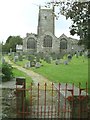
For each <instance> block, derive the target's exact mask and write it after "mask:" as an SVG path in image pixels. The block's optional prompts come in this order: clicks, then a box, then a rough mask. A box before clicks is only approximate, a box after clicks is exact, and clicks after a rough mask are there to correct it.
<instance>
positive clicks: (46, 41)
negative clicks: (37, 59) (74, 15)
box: [43, 35, 52, 47]
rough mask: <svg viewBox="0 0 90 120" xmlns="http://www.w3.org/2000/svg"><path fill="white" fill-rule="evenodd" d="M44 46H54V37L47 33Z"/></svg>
mask: <svg viewBox="0 0 90 120" xmlns="http://www.w3.org/2000/svg"><path fill="white" fill-rule="evenodd" d="M43 47H52V37H51V36H49V35H46V36H45V37H44V41H43Z"/></svg>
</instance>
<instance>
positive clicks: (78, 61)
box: [8, 55, 89, 87]
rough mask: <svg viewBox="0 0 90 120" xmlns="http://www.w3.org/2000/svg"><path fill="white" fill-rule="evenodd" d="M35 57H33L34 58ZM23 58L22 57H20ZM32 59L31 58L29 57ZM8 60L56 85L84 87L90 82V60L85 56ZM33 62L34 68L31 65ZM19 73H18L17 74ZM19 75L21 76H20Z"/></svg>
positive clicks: (11, 58) (25, 57)
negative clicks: (71, 84) (89, 63)
mask: <svg viewBox="0 0 90 120" xmlns="http://www.w3.org/2000/svg"><path fill="white" fill-rule="evenodd" d="M32 56H33V57H32ZM20 57H21V55H20ZM29 57H30V56H29ZM8 58H9V59H10V60H11V61H12V62H13V63H14V64H16V65H18V66H21V67H23V68H25V69H28V70H29V69H30V70H32V71H34V72H36V73H39V74H41V75H43V76H44V77H46V78H47V79H48V80H50V81H51V82H55V83H75V85H76V86H78V83H79V82H80V83H81V84H82V87H84V86H85V83H86V82H87V81H88V60H89V59H88V58H87V57H86V56H84V55H79V56H78V57H77V56H75V55H73V57H72V59H71V60H69V59H68V55H64V56H63V57H62V58H58V59H57V58H56V57H55V56H54V57H51V56H50V55H49V57H47V56H45V57H44V58H43V59H42V55H41V57H40V56H37V57H36V56H35V55H31V58H28V57H27V56H25V55H22V60H21V59H19V57H18V59H17V58H16V60H15V57H11V56H8ZM30 62H32V63H33V64H32V66H31V63H30ZM17 73H18V72H17ZM18 75H19V74H18Z"/></svg>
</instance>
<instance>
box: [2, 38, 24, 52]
mask: <svg viewBox="0 0 90 120" xmlns="http://www.w3.org/2000/svg"><path fill="white" fill-rule="evenodd" d="M17 44H18V45H19V44H21V45H22V38H21V37H20V36H9V37H8V38H7V40H6V43H5V45H3V46H2V51H3V52H7V53H8V52H10V48H11V49H12V51H13V52H15V51H16V45H17Z"/></svg>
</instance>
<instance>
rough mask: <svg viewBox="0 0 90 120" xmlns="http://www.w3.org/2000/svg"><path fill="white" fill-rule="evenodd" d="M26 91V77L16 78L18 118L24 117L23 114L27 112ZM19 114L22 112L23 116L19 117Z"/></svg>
mask: <svg viewBox="0 0 90 120" xmlns="http://www.w3.org/2000/svg"><path fill="white" fill-rule="evenodd" d="M25 89H26V79H25V78H24V77H17V78H16V107H17V117H22V116H23V115H24V113H23V112H24V110H25V99H26V91H25ZM18 112H21V114H20V115H19V113H18ZM22 113H23V114H22ZM18 115H19V116H18ZM23 117H24V116H23Z"/></svg>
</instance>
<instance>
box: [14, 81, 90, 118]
mask: <svg viewBox="0 0 90 120" xmlns="http://www.w3.org/2000/svg"><path fill="white" fill-rule="evenodd" d="M24 86H25V85H24V83H23V84H22V86H21V87H20V86H18V83H16V91H17V92H16V96H17V97H16V98H17V99H16V100H17V102H16V103H17V105H16V107H17V117H18V118H40V119H41V118H57V119H59V118H68V119H71V118H88V113H89V112H90V111H89V107H88V101H89V97H88V91H87V83H86V88H84V89H83V88H81V85H80V83H79V88H76V87H75V86H74V84H72V85H70V84H60V83H59V84H53V83H52V84H51V85H48V84H46V83H45V84H44V85H43V86H42V85H40V84H39V83H38V84H37V86H35V85H33V84H31V85H30V88H28V89H26V88H24Z"/></svg>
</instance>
